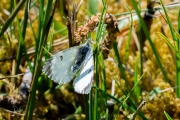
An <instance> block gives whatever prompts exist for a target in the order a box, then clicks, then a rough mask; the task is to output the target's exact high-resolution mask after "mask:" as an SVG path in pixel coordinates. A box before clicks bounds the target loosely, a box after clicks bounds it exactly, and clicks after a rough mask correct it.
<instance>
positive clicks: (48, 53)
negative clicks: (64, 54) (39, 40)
mask: <svg viewBox="0 0 180 120" xmlns="http://www.w3.org/2000/svg"><path fill="white" fill-rule="evenodd" d="M42 47H43V46H42ZM43 49H44V50H45V51H46V52H47V53H48V54H49V55H51V57H52V56H53V54H51V53H50V52H49V51H48V50H46V48H44V47H43Z"/></svg>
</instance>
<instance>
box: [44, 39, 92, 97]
mask: <svg viewBox="0 0 180 120" xmlns="http://www.w3.org/2000/svg"><path fill="white" fill-rule="evenodd" d="M42 71H43V72H44V73H45V75H47V76H48V77H49V78H50V79H52V80H53V81H54V82H56V83H58V84H60V85H61V84H66V83H68V82H70V81H71V80H72V79H73V78H74V76H75V74H76V73H77V72H78V71H79V74H78V75H77V76H76V78H75V80H74V82H73V85H74V89H75V91H76V92H78V93H81V94H88V93H89V92H90V90H91V86H92V82H93V74H94V61H93V55H92V48H91V46H90V43H89V42H88V41H87V42H86V43H85V44H83V45H82V46H76V47H71V48H69V49H66V50H63V51H61V52H58V53H56V54H54V55H53V56H52V57H51V58H50V59H49V60H48V61H46V62H45V64H44V67H43V69H42ZM82 81H83V82H82Z"/></svg>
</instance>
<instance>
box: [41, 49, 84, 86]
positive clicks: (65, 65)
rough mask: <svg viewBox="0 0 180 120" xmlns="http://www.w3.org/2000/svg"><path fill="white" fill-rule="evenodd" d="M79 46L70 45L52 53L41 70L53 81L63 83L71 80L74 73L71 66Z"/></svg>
mask: <svg viewBox="0 0 180 120" xmlns="http://www.w3.org/2000/svg"><path fill="white" fill-rule="evenodd" d="M79 48H80V47H79V46H76V47H72V48H69V49H66V50H63V51H61V52H58V53H56V54H54V55H53V56H52V57H51V58H50V59H49V60H48V61H47V62H46V63H45V64H44V67H43V70H42V71H43V72H44V73H45V74H46V75H47V76H48V77H49V78H50V79H52V80H53V81H54V82H56V83H58V84H65V83H68V82H69V81H71V80H72V79H73V77H74V75H75V73H72V71H71V67H72V66H73V64H74V61H75V57H76V55H77V53H78V51H79Z"/></svg>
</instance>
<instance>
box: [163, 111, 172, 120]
mask: <svg viewBox="0 0 180 120" xmlns="http://www.w3.org/2000/svg"><path fill="white" fill-rule="evenodd" d="M164 114H165V116H166V118H167V119H168V120H172V118H171V117H170V116H169V115H168V114H167V113H166V111H164Z"/></svg>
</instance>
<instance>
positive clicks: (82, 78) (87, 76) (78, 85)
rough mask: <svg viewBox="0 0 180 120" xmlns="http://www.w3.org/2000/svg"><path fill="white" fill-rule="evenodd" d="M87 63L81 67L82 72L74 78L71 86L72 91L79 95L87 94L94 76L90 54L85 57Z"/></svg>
mask: <svg viewBox="0 0 180 120" xmlns="http://www.w3.org/2000/svg"><path fill="white" fill-rule="evenodd" d="M86 60H87V62H86V63H84V66H82V70H80V73H79V74H78V76H77V77H76V78H75V80H74V82H73V85H74V90H75V91H76V92H77V93H80V94H88V93H89V92H90V90H91V87H92V83H93V76H94V60H93V55H92V53H91V52H90V53H89V55H88V56H87V59H86Z"/></svg>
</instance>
